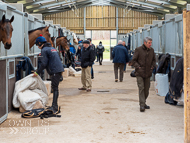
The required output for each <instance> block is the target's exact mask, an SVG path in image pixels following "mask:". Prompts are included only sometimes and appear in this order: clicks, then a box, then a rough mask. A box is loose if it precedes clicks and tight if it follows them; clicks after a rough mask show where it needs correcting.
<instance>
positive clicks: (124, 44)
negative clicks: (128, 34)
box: [122, 41, 129, 72]
mask: <svg viewBox="0 0 190 143" xmlns="http://www.w3.org/2000/svg"><path fill="white" fill-rule="evenodd" d="M122 45H123V46H124V47H125V48H126V49H127V53H128V54H129V49H128V46H126V43H125V41H123V43H122ZM126 66H127V64H125V65H124V72H126Z"/></svg>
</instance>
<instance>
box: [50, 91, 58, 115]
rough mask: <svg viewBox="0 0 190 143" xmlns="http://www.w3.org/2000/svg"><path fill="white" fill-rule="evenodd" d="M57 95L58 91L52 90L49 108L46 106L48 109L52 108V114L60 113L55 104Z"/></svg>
mask: <svg viewBox="0 0 190 143" xmlns="http://www.w3.org/2000/svg"><path fill="white" fill-rule="evenodd" d="M58 96H59V91H53V102H52V106H51V107H50V108H48V109H49V110H52V111H53V113H54V114H58V113H60V111H59V109H58V105H57V99H58Z"/></svg>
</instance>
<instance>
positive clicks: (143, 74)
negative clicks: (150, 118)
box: [132, 37, 156, 112]
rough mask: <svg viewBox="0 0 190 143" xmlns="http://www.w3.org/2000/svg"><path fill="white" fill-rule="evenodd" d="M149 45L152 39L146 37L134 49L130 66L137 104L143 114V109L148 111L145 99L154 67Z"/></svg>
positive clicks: (152, 53) (154, 60) (153, 54)
mask: <svg viewBox="0 0 190 143" xmlns="http://www.w3.org/2000/svg"><path fill="white" fill-rule="evenodd" d="M151 45H152V38H150V37H146V38H145V39H144V44H143V45H142V46H140V47H138V48H136V49H135V53H134V55H133V59H132V65H133V66H134V67H135V74H136V77H137V85H138V88H139V104H140V111H141V112H144V111H145V109H150V106H148V105H146V99H147V98H148V95H149V88H150V77H151V76H152V70H153V69H154V67H155V66H156V59H155V53H154V49H153V48H151Z"/></svg>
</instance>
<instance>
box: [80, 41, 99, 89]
mask: <svg viewBox="0 0 190 143" xmlns="http://www.w3.org/2000/svg"><path fill="white" fill-rule="evenodd" d="M94 60H95V56H94V51H93V50H92V48H91V46H90V42H89V41H88V40H85V41H83V49H82V56H81V67H82V73H81V82H82V85H83V87H82V88H79V90H86V91H87V92H89V91H91V88H92V81H91V73H90V71H91V67H92V65H93V63H94Z"/></svg>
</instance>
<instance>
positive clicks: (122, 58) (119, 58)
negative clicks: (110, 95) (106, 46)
mask: <svg viewBox="0 0 190 143" xmlns="http://www.w3.org/2000/svg"><path fill="white" fill-rule="evenodd" d="M112 57H113V63H114V73H115V82H118V68H119V69H120V74H119V79H120V82H123V70H124V65H125V64H126V63H127V62H129V57H128V53H127V49H126V48H125V47H124V46H123V45H122V40H119V42H118V45H117V46H115V47H114V49H113V51H112Z"/></svg>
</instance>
